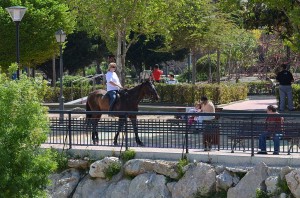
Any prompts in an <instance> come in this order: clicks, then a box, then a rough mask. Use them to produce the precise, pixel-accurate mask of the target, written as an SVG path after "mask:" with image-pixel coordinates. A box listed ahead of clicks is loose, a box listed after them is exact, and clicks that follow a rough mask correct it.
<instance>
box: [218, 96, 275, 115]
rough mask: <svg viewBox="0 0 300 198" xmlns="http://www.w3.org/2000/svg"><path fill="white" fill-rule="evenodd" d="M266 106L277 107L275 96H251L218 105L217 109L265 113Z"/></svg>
mask: <svg viewBox="0 0 300 198" xmlns="http://www.w3.org/2000/svg"><path fill="white" fill-rule="evenodd" d="M268 105H274V106H276V107H277V100H276V98H275V96H251V97H248V99H246V100H243V101H238V102H233V103H230V104H225V105H218V107H222V108H223V110H230V111H266V109H267V106H268Z"/></svg>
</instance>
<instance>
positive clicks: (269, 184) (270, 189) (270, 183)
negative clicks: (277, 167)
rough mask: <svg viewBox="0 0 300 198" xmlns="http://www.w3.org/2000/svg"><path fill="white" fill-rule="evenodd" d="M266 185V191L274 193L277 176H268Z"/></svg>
mask: <svg viewBox="0 0 300 198" xmlns="http://www.w3.org/2000/svg"><path fill="white" fill-rule="evenodd" d="M265 183H266V186H267V192H268V193H270V194H274V193H275V192H277V189H278V187H277V183H278V176H270V177H268V178H267V179H266V181H265Z"/></svg>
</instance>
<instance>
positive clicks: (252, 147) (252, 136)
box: [250, 114, 254, 157]
mask: <svg viewBox="0 0 300 198" xmlns="http://www.w3.org/2000/svg"><path fill="white" fill-rule="evenodd" d="M250 117H251V157H253V156H254V132H253V115H252V114H251V115H250Z"/></svg>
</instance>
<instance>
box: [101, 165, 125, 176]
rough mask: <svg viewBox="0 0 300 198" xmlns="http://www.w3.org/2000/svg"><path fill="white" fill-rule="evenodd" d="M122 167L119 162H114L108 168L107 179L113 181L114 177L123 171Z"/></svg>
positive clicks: (106, 171)
mask: <svg viewBox="0 0 300 198" xmlns="http://www.w3.org/2000/svg"><path fill="white" fill-rule="evenodd" d="M121 167H122V165H121V164H120V163H118V162H113V163H111V164H110V166H108V167H107V169H106V170H105V172H104V174H105V177H106V178H108V179H111V178H112V177H113V176H114V175H116V174H118V173H119V172H120V170H121Z"/></svg>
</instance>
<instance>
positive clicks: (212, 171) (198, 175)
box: [47, 157, 300, 198]
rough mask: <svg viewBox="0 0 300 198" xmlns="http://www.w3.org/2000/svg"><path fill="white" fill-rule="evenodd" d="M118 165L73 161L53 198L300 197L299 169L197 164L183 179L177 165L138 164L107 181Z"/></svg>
mask: <svg viewBox="0 0 300 198" xmlns="http://www.w3.org/2000/svg"><path fill="white" fill-rule="evenodd" d="M113 163H118V164H122V162H121V161H120V160H119V159H118V158H116V157H106V158H104V159H103V160H99V161H96V162H94V163H93V164H91V165H89V164H88V161H85V160H69V167H70V169H67V170H65V171H63V172H62V173H60V174H53V175H51V177H50V179H51V180H52V185H51V186H49V187H48V188H47V191H48V197H52V198H68V197H74V198H85V197H89V198H94V197H95V198H96V197H97V198H99V197H101V198H159V197H162V198H193V197H220V194H221V192H222V194H223V196H222V197H228V198H250V197H256V193H257V190H259V191H261V192H264V193H266V194H268V195H269V197H275V198H276V197H289V196H290V195H292V196H294V197H296V198H300V184H299V183H300V169H293V168H292V167H283V168H271V167H268V166H267V165H266V164H265V163H260V164H258V165H257V166H255V167H252V168H243V169H241V168H232V167H225V166H212V165H210V164H206V163H201V162H199V163H197V162H194V163H190V164H188V165H187V166H185V167H184V168H183V172H184V175H183V176H182V177H181V178H179V177H180V175H181V174H180V173H179V172H180V171H182V170H181V169H180V168H179V167H178V163H177V162H169V161H162V160H150V159H133V160H130V161H128V162H126V163H125V164H122V168H121V170H120V171H119V172H118V173H117V174H115V175H114V176H113V177H112V178H111V179H108V178H107V177H106V171H107V170H108V168H109V167H110V166H112V164H113ZM284 184H285V185H287V186H288V189H284V187H283V186H284ZM283 191H285V192H283ZM224 194H225V195H224Z"/></svg>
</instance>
